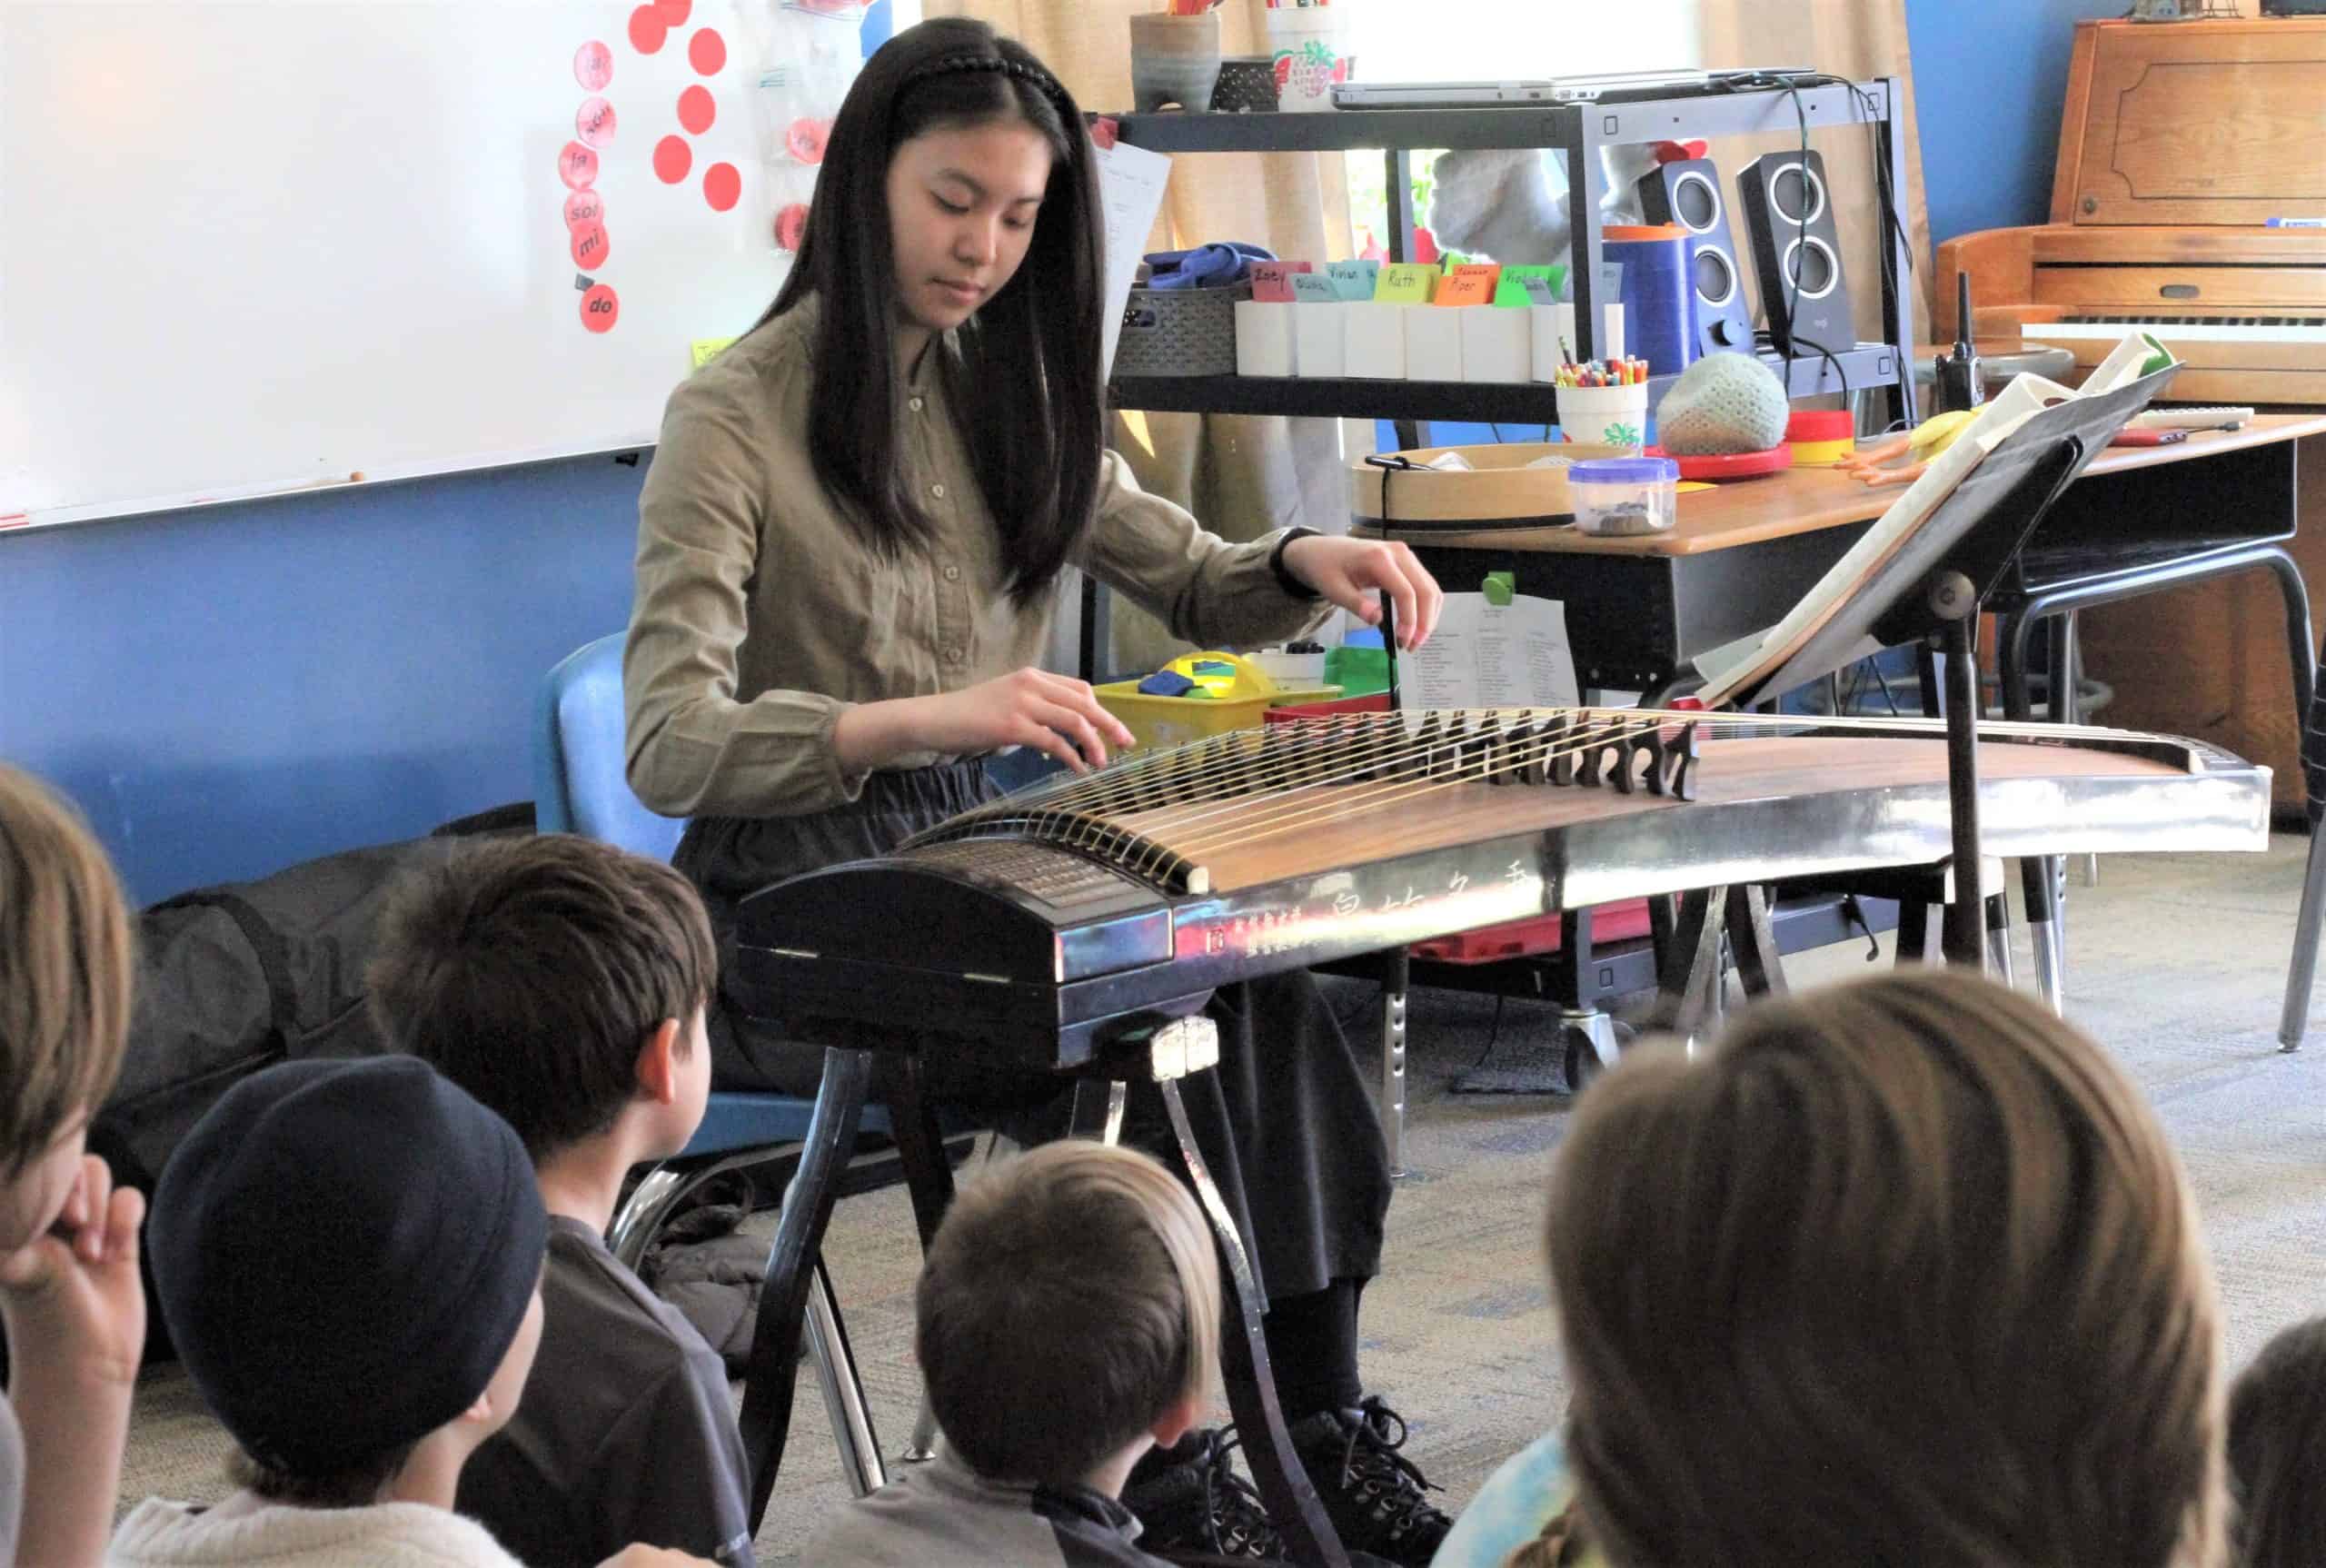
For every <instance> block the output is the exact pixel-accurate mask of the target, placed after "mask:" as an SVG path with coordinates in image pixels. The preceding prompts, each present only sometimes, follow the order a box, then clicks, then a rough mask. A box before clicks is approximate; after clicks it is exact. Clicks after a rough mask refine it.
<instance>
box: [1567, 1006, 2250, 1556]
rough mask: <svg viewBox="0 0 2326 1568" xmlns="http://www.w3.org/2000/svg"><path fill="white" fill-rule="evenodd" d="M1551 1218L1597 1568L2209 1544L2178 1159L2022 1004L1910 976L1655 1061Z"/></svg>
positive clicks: (1776, 1015) (2218, 1479)
mask: <svg viewBox="0 0 2326 1568" xmlns="http://www.w3.org/2000/svg"><path fill="white" fill-rule="evenodd" d="M1547 1229H1548V1250H1549V1257H1550V1265H1551V1275H1552V1285H1553V1291H1554V1294H1555V1296H1556V1305H1557V1309H1558V1314H1559V1318H1560V1331H1561V1335H1562V1338H1563V1341H1564V1344H1565V1346H1566V1363H1567V1367H1568V1372H1569V1375H1570V1377H1571V1379H1572V1382H1573V1386H1574V1399H1573V1403H1572V1405H1571V1407H1570V1414H1569V1421H1570V1431H1569V1443H1570V1448H1571V1454H1572V1459H1573V1464H1574V1467H1575V1476H1576V1495H1577V1499H1578V1502H1579V1503H1580V1505H1581V1512H1582V1514H1583V1516H1584V1519H1585V1522H1586V1523H1588V1524H1589V1526H1590V1528H1591V1531H1592V1534H1593V1537H1594V1539H1595V1541H1596V1542H1597V1543H1599V1545H1600V1546H1601V1547H1602V1548H1603V1549H1604V1550H1605V1553H1606V1555H1607V1557H1608V1559H1609V1561H1610V1562H1612V1563H1617V1564H1646V1563H1724V1564H1727V1565H1729V1568H1756V1565H1759V1564H1770V1565H1772V1568H1774V1565H1775V1564H1780V1563H1784V1564H1794V1563H1828V1562H1832V1563H1840V1562H1864V1563H1874V1562H1892V1563H1900V1562H1913V1563H1923V1564H1930V1565H1933V1568H1953V1565H1961V1568H1971V1565H1973V1564H1978V1565H1981V1568H1993V1565H1995V1564H2012V1563H2017V1564H2033V1563H2043V1564H2046V1565H2053V1568H2069V1565H2073V1564H2091V1565H2092V1568H2103V1565H2104V1568H2165V1565H2166V1564H2168V1563H2171V1564H2182V1565H2204V1568H2211V1565H2212V1564H2215V1563H2218V1562H2219V1561H2220V1560H2221V1553H2222V1526H2223V1512H2224V1509H2223V1489H2222V1471H2221V1458H2220V1446H2221V1420H2222V1416H2221V1402H2222V1401H2221V1388H2220V1380H2219V1369H2218V1358H2219V1346H2218V1338H2219V1336H2218V1329H2217V1323H2216V1307H2215V1302H2214V1293H2213V1285H2212V1275H2211V1272H2210V1270H2209V1269H2208V1267H2207V1265H2206V1262H2205V1258H2204V1255H2203V1251H2202V1246H2201V1245H2200V1239H2199V1235H2198V1228H2197V1223H2196V1219H2195V1216H2194V1214H2193V1213H2192V1207H2191V1204H2190V1199H2189V1195H2188V1191H2187V1188H2186V1186H2185V1184H2184V1183H2183V1180H2182V1174H2181V1170H2180V1166H2179V1165H2178V1163H2177V1162H2176V1161H2175V1159H2174V1158H2173V1156H2172V1150H2171V1149H2170V1148H2169V1147H2168V1146H2167V1145H2166V1142H2165V1138H2164V1133H2163V1130H2162V1128H2161V1127H2160V1126H2158V1124H2157V1121H2156V1118H2155V1117H2154V1116H2152V1114H2151V1112H2150V1110H2149V1108H2148V1107H2147V1106H2146V1104H2145V1103H2144V1102H2143V1101H2142V1097H2141V1096H2140V1095H2139V1093H2138V1092H2137V1091H2136V1090H2135V1089H2134V1088H2133V1087H2132V1085H2131V1084H2130V1083H2129V1082H2128V1081H2127V1080H2126V1079H2125V1077H2124V1076H2123V1075H2122V1073H2121V1072H2120V1071H2118V1070H2117V1068H2116V1067H2114V1066H2113V1065H2112V1063H2111V1062H2110V1061H2109V1059H2108V1058H2107V1057H2105V1056H2104V1055H2103V1054H2102V1051H2101V1050H2100V1048H2099V1047H2096V1046H2095V1045H2093V1044H2092V1042H2091V1041H2090V1040H2089V1039H2087V1038H2086V1037H2084V1036H2082V1034H2080V1033H2078V1032H2077V1031H2076V1030H2074V1029H2073V1028H2071V1027H2068V1026H2067V1025H2065V1024H2063V1023H2062V1022H2060V1021H2059V1020H2058V1019H2057V1018H2055V1017H2053V1016H2052V1015H2051V1014H2050V1013H2048V1012H2046V1011H2045V1010H2043V1008H2042V1007H2038V1006H2037V1005H2036V1004H2035V1003H2033V1002H2032V1001H2030V1000H2028V999H2027V998H2025V997H2021V996H2018V995H2016V994H2014V993H2013V992H2010V991H2007V990H2004V989H2003V988H2001V987H1995V986H1992V985H1989V984H1987V983H1986V982H1984V981H1981V980H1976V979H1973V978H1968V977H1963V976H1957V975H1951V974H1943V973H1925V974H1915V975H1896V976H1891V977H1885V978H1878V979H1874V980H1869V981H1865V982H1862V983H1859V984H1855V985H1849V986H1843V987H1834V988H1832V989H1829V990H1824V991H1821V992H1817V993H1814V994H1811V995H1808V996H1805V997H1800V998H1797V999H1790V1000H1782V1001H1774V1002H1770V1003H1765V1004H1763V1005H1761V1006H1758V1007H1754V1008H1752V1009H1751V1010H1750V1011H1748V1012H1746V1013H1745V1014H1744V1016H1743V1017H1741V1018H1740V1019H1739V1021H1738V1022H1737V1023H1736V1024H1735V1027H1732V1028H1731V1029H1730V1030H1729V1032H1728V1033H1727V1035H1726V1036H1725V1037H1724V1038H1723V1039H1722V1040H1721V1042H1720V1043H1719V1045H1718V1047H1716V1048H1715V1049H1714V1050H1712V1051H1711V1052H1709V1053H1708V1054H1706V1055H1705V1056H1704V1057H1700V1058H1697V1059H1693V1060H1692V1059H1689V1058H1688V1057H1685V1056H1683V1055H1681V1054H1680V1053H1679V1052H1678V1051H1676V1050H1673V1049H1665V1050H1659V1051H1655V1052H1643V1053H1641V1054H1640V1056H1639V1057H1638V1058H1637V1059H1635V1060H1633V1061H1628V1062H1626V1063H1625V1064H1624V1065H1623V1066H1622V1067H1620V1068H1618V1069H1617V1070H1616V1071H1615V1072H1613V1073H1610V1074H1609V1075H1608V1076H1607V1077H1605V1079H1604V1080H1603V1081H1601V1082H1600V1083H1599V1084H1598V1085H1597V1086H1595V1087H1593V1088H1592V1090H1591V1091H1590V1092H1589V1093H1588V1094H1587V1095H1585V1097H1584V1099H1583V1101H1582V1103H1581V1105H1580V1106H1579V1107H1578V1108H1577V1110H1576V1117H1575V1125H1574V1127H1573V1129H1572V1131H1571V1132H1570V1133H1569V1135H1568V1136H1567V1139H1566V1145H1565V1146H1564V1148H1563V1149H1562V1151H1561V1153H1560V1156H1559V1163H1558V1167H1557V1173H1556V1177H1555V1181H1554V1190H1553V1196H1552V1201H1551V1208H1550V1216H1549V1222H1548V1227H1547Z"/></svg>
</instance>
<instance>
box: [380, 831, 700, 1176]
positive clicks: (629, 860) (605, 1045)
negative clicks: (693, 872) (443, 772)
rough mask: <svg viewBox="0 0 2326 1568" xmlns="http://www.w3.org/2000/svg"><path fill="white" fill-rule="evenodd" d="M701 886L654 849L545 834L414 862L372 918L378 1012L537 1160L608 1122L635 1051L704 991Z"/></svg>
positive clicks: (621, 1101) (631, 1074)
mask: <svg viewBox="0 0 2326 1568" xmlns="http://www.w3.org/2000/svg"><path fill="white" fill-rule="evenodd" d="M718 968H719V959H718V953H717V949H716V948H714V947H713V946H712V944H711V922H710V920H709V918H707V917H706V916H705V915H704V913H703V908H702V899H701V896H700V895H699V894H697V893H696V892H695V890H694V887H693V885H692V884H691V883H690V882H689V881H688V880H687V879H686V878H684V877H683V876H681V875H680V874H679V873H678V872H677V871H674V870H672V869H671V868H670V867H668V866H666V865H664V864H662V863H661V861H659V860H650V859H647V858H644V857H642V856H639V855H632V854H629V853H627V852H625V851H623V850H621V849H615V848H613V847H612V846H611V845H609V844H601V843H599V842H597V841H596V840H594V839H581V838H575V837H573V836H572V835H570V834H563V833H545V834H542V835H540V836H538V837H535V838H529V839H508V840H505V841H502V842H499V843H494V844H488V845H485V846H482V847H481V848H479V849H476V850H474V851H473V852H472V853H470V854H467V855H463V856H462V857H460V858H457V859H454V860H452V861H450V862H448V863H447V864H445V865H442V866H440V867H436V868H432V869H430V870H428V871H425V872H422V874H421V875H420V876H419V877H418V878H415V879H414V880H413V882H412V884H411V885H409V886H408V887H406V888H403V890H402V891H401V892H399V893H398V895H397V896H396V898H395V899H394V900H393V903H392V904H391V905H390V907H389V908H388V910H387V911H386V913H385V914H383V916H382V917H381V922H380V934H379V943H378V951H377V955H376V956H375V957H374V958H373V960H372V967H371V973H370V983H371V992H372V1013H373V1017H374V1018H375V1019H377V1020H378V1022H379V1026H380V1030H381V1033H382V1034H383V1035H384V1036H385V1037H387V1040H388V1042H389V1044H390V1045H391V1046H392V1047H393V1048H395V1049H397V1050H401V1051H408V1052H410V1053H412V1054H413V1055H414V1056H417V1057H421V1058H422V1059H423V1060H425V1061H427V1062H429V1063H430V1064H432V1066H433V1067H435V1068H436V1069H437V1070H438V1071H439V1072H442V1074H443V1075H444V1076H445V1077H448V1078H451V1079H452V1081H453V1082H454V1083H456V1084H458V1085H460V1086H461V1087H462V1088H464V1089H466V1090H467V1091H468V1092H469V1093H470V1094H472V1095H473V1096H475V1097H477V1098H478V1099H479V1100H481V1101H482V1102H483V1103H484V1104H485V1105H486V1106H488V1107H491V1108H492V1109H493V1110H495V1111H498V1112H499V1113H500V1114H501V1115H502V1116H503V1117H505V1118H506V1119H507V1120H508V1122H509V1125H510V1126H513V1127H515V1128H516V1129H517V1136H519V1137H521V1138H522V1139H524V1141H525V1148H526V1150H527V1152H529V1153H530V1154H532V1156H533V1157H534V1158H535V1159H536V1160H538V1159H540V1158H541V1157H542V1156H543V1155H545V1154H550V1153H552V1152H554V1151H556V1150H558V1149H561V1148H563V1147H565V1146H569V1145H571V1144H573V1143H575V1142H578V1141H579V1140H581V1139H582V1138H585V1137H589V1136H592V1135H594V1134H597V1133H601V1132H603V1131H604V1130H605V1129H606V1128H607V1127H609V1126H612V1125H613V1120H614V1118H615V1117H616V1116H619V1115H620V1114H621V1108H622V1107H624V1106H625V1105H628V1104H629V1103H630V1101H631V1098H632V1097H634V1096H635V1095H636V1094H637V1092H638V1077H637V1063H638V1052H639V1048H640V1047H641V1045H643V1044H644V1042H645V1040H646V1038H647V1037H648V1036H649V1035H651V1033H652V1032H653V1031H654V1029H655V1028H656V1027H658V1026H660V1025H661V1022H662V1020H664V1019H665V1018H676V1019H677V1020H679V1023H680V1025H681V1030H682V1032H681V1047H682V1048H683V1047H684V1045H685V1041H686V1038H687V1037H686V1036H685V1034H684V1033H683V1029H684V1026H685V1025H686V1024H687V1022H688V1021H689V1020H690V1019H691V1018H692V1017H693V1016H694V1012H695V1009H696V1008H698V1007H702V1006H703V1005H704V1004H705V1003H706V1002H708V1001H709V999H710V997H711V987H712V986H713V985H714V984H715V983H716V982H717V979H718Z"/></svg>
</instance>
